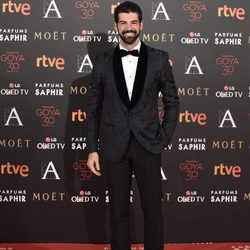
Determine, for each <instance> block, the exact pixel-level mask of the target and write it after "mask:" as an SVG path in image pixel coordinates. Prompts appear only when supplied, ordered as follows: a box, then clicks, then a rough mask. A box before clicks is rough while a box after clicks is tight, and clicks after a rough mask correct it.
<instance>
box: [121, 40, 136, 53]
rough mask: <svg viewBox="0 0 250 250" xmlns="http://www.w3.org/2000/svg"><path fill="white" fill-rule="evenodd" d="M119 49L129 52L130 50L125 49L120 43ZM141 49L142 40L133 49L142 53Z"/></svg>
mask: <svg viewBox="0 0 250 250" xmlns="http://www.w3.org/2000/svg"><path fill="white" fill-rule="evenodd" d="M119 48H120V49H124V50H127V51H128V49H126V48H124V47H123V46H122V45H121V44H120V43H119ZM140 48H141V40H139V43H138V44H137V45H136V46H135V47H134V48H133V50H138V52H140Z"/></svg>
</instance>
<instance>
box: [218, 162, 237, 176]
mask: <svg viewBox="0 0 250 250" xmlns="http://www.w3.org/2000/svg"><path fill="white" fill-rule="evenodd" d="M214 175H222V176H226V175H228V176H229V175H232V176H233V177H234V178H240V177H241V167H240V166H227V165H223V163H221V164H220V165H217V166H214Z"/></svg>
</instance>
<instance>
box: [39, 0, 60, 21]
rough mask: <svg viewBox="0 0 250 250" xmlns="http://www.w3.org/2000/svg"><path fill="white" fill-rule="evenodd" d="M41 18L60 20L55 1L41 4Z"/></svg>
mask: <svg viewBox="0 0 250 250" xmlns="http://www.w3.org/2000/svg"><path fill="white" fill-rule="evenodd" d="M43 13H44V16H43V18H62V16H61V13H60V12H59V10H58V7H57V5H56V2H55V0H51V1H50V3H48V2H47V1H44V2H43Z"/></svg>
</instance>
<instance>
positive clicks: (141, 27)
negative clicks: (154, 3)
mask: <svg viewBox="0 0 250 250" xmlns="http://www.w3.org/2000/svg"><path fill="white" fill-rule="evenodd" d="M142 29H143V21H141V26H140V31H142Z"/></svg>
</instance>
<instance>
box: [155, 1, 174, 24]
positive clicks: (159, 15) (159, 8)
mask: <svg viewBox="0 0 250 250" xmlns="http://www.w3.org/2000/svg"><path fill="white" fill-rule="evenodd" d="M152 20H167V21H169V20H170V18H169V16H168V13H167V11H166V9H165V6H164V4H163V2H160V3H157V4H155V3H152Z"/></svg>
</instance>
